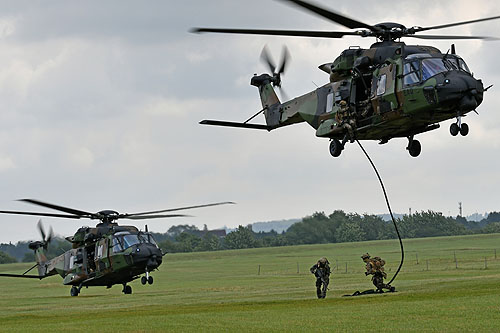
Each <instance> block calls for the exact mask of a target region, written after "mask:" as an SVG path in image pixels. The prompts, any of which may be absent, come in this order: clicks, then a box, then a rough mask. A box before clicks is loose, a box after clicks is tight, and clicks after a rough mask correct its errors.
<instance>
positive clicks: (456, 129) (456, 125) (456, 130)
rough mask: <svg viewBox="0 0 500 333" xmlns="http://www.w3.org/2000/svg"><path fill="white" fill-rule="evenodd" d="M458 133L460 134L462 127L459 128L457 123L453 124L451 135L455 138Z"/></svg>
mask: <svg viewBox="0 0 500 333" xmlns="http://www.w3.org/2000/svg"><path fill="white" fill-rule="evenodd" d="M462 126H463V125H462ZM467 129H468V128H467ZM458 132H460V127H458V124H457V123H453V124H451V125H450V134H451V135H453V136H457V134H458Z"/></svg>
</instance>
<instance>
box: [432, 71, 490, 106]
mask: <svg viewBox="0 0 500 333" xmlns="http://www.w3.org/2000/svg"><path fill="white" fill-rule="evenodd" d="M439 81H441V82H438V83H437V86H436V90H437V95H438V100H439V103H440V104H441V105H443V106H447V107H449V108H450V109H454V110H457V111H460V112H462V113H465V112H469V111H472V110H474V109H476V108H477V107H478V106H479V105H480V104H481V103H482V101H483V94H484V87H483V83H482V82H481V80H476V79H475V78H474V77H472V76H471V75H469V74H467V73H464V72H461V71H452V72H449V73H448V75H446V76H443V77H441V80H439Z"/></svg>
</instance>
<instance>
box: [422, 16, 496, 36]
mask: <svg viewBox="0 0 500 333" xmlns="http://www.w3.org/2000/svg"><path fill="white" fill-rule="evenodd" d="M497 19H500V15H499V16H492V17H487V18H482V19H477V20H470V21H462V22H456V23H449V24H442V25H435V26H432V27H424V28H422V27H417V28H415V32H419V31H426V30H433V29H443V28H449V27H455V26H457V25H464V24H471V23H477V22H483V21H489V20H497Z"/></svg>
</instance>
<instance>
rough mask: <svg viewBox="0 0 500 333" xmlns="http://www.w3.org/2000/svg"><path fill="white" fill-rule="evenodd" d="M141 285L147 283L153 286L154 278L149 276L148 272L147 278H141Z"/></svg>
mask: <svg viewBox="0 0 500 333" xmlns="http://www.w3.org/2000/svg"><path fill="white" fill-rule="evenodd" d="M141 283H142V284H143V285H145V284H146V283H149V284H153V277H152V276H151V275H149V272H148V271H146V276H143V277H141Z"/></svg>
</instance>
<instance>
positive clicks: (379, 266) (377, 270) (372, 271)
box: [361, 253, 395, 293]
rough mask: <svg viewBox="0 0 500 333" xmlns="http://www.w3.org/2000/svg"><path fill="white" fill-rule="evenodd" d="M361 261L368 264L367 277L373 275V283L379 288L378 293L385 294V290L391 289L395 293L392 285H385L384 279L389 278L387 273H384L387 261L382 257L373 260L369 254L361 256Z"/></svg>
mask: <svg viewBox="0 0 500 333" xmlns="http://www.w3.org/2000/svg"><path fill="white" fill-rule="evenodd" d="M361 259H363V261H364V262H365V263H366V267H365V268H366V272H365V275H373V276H372V282H373V285H374V286H375V287H376V288H377V290H376V291H377V292H379V293H383V292H384V291H383V289H384V288H385V289H389V291H395V288H394V287H391V285H390V284H385V283H384V279H386V278H387V273H386V272H384V265H385V260H384V259H382V258H380V257H373V258H371V257H370V255H369V254H368V253H365V254H363V255H362V256H361Z"/></svg>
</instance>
